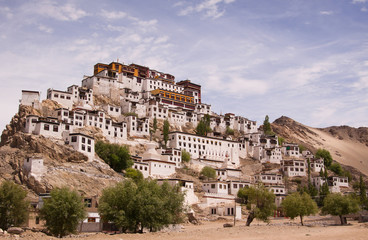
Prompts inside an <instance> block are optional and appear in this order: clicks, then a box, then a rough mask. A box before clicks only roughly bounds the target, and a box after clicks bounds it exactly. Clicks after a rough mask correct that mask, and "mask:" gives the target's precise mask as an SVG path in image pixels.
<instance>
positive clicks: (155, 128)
mask: <svg viewBox="0 0 368 240" xmlns="http://www.w3.org/2000/svg"><path fill="white" fill-rule="evenodd" d="M156 130H157V119H156V117H155V118H154V119H153V132H154V133H155V132H156Z"/></svg>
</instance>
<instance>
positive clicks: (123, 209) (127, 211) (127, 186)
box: [98, 180, 138, 232]
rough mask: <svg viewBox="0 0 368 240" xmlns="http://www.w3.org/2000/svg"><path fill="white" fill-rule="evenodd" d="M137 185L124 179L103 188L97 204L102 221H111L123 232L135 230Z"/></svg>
mask: <svg viewBox="0 0 368 240" xmlns="http://www.w3.org/2000/svg"><path fill="white" fill-rule="evenodd" d="M137 189H138V187H137V185H136V184H135V183H134V182H133V181H132V180H125V181H124V182H122V183H117V184H116V185H115V186H112V187H108V188H105V189H104V190H103V191H102V196H101V198H100V202H99V205H98V212H99V213H100V215H101V217H102V219H103V221H110V222H113V223H114V224H115V225H116V226H117V227H118V228H120V229H121V230H122V231H123V232H126V231H127V230H128V229H133V230H136V227H135V222H134V207H135V206H134V201H135V198H136V196H137Z"/></svg>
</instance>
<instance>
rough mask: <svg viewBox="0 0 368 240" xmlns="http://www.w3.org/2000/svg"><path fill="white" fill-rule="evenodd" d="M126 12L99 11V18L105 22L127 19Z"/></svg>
mask: <svg viewBox="0 0 368 240" xmlns="http://www.w3.org/2000/svg"><path fill="white" fill-rule="evenodd" d="M127 15H128V14H127V13H126V12H122V11H107V10H105V9H102V10H101V13H100V16H101V17H103V18H105V19H107V20H117V19H123V18H125V17H127Z"/></svg>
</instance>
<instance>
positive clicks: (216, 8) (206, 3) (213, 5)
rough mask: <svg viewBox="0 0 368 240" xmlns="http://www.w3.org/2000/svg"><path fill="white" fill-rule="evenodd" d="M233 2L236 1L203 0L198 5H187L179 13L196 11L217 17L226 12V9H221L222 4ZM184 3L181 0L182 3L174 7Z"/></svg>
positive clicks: (183, 14)
mask: <svg viewBox="0 0 368 240" xmlns="http://www.w3.org/2000/svg"><path fill="white" fill-rule="evenodd" d="M232 2H235V0H203V1H202V2H200V3H198V4H196V5H187V6H186V7H184V8H183V9H181V10H180V11H179V13H178V15H179V16H187V15H189V14H191V13H194V12H197V13H201V12H203V13H204V16H205V17H207V18H212V19H216V18H219V17H221V16H223V15H224V13H225V10H220V5H224V4H230V3H232ZM183 5H184V4H183V3H182V2H180V4H178V3H177V4H175V5H174V7H178V6H183Z"/></svg>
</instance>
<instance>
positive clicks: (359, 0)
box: [353, 0, 368, 4]
mask: <svg viewBox="0 0 368 240" xmlns="http://www.w3.org/2000/svg"><path fill="white" fill-rule="evenodd" d="M367 1H368V0H353V3H354V4H356V3H366V2H367Z"/></svg>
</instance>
